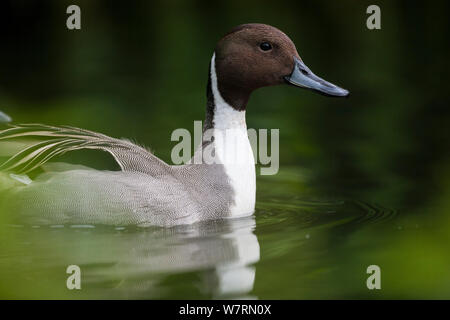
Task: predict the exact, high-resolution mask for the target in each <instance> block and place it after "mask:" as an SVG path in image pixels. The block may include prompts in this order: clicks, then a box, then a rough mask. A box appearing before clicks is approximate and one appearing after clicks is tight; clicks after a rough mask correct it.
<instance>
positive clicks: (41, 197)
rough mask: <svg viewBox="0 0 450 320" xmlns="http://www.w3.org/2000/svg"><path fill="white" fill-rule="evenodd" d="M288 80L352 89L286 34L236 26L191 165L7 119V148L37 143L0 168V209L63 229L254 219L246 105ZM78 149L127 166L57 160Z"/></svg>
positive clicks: (92, 135) (223, 51) (219, 53)
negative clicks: (309, 61) (313, 62)
mask: <svg viewBox="0 0 450 320" xmlns="http://www.w3.org/2000/svg"><path fill="white" fill-rule="evenodd" d="M283 84H288V85H291V86H295V87H299V88H304V89H308V90H312V91H314V92H317V93H320V94H322V95H325V96H331V97H347V96H348V95H349V91H348V90H345V89H343V88H341V87H339V86H337V85H334V84H332V83H330V82H328V81H325V80H324V79H322V78H320V77H318V76H316V75H315V74H314V73H313V72H312V71H311V70H310V69H309V68H308V67H307V66H306V64H305V63H304V62H303V60H302V59H301V58H300V56H299V54H298V52H297V49H296V46H295V45H294V43H293V41H292V40H291V39H290V38H289V37H288V36H287V35H286V34H285V33H283V32H282V31H280V30H279V29H277V28H276V27H273V26H270V25H267V24H259V23H248V24H242V25H239V26H237V27H234V28H233V29H231V30H230V31H229V32H228V33H226V34H225V35H224V36H223V37H222V38H221V39H220V40H219V41H218V43H217V44H216V47H215V49H214V52H213V54H212V57H211V60H210V64H209V72H208V81H207V90H206V91H207V94H206V100H207V101H206V116H205V121H204V125H203V135H202V142H201V144H200V147H199V149H197V151H195V153H194V155H193V157H192V159H191V161H189V162H188V163H186V164H181V165H169V164H167V163H165V162H164V161H162V160H161V159H159V158H158V157H156V156H155V155H154V154H153V153H151V152H150V151H149V150H148V149H147V148H145V147H143V146H140V145H138V144H135V143H133V142H131V141H130V140H127V139H117V138H113V137H109V136H107V135H104V134H101V133H97V132H93V131H89V130H85V129H80V128H75V127H70V126H50V125H42V124H24V125H15V124H9V126H8V127H7V128H6V129H4V130H2V131H0V144H1V143H4V142H5V141H7V140H14V139H20V138H32V139H34V141H36V139H37V140H38V142H37V143H36V142H34V143H30V144H29V145H26V146H25V147H23V148H22V149H21V150H20V151H19V152H17V153H16V154H14V155H13V156H11V157H9V158H8V159H7V160H6V161H5V162H4V163H3V164H2V165H1V166H0V172H1V177H2V179H0V181H1V182H0V195H1V196H0V209H1V210H0V211H1V212H7V211H9V212H14V214H15V215H17V216H18V219H20V221H25V222H26V223H29V224H32V225H63V226H64V225H74V224H76V225H115V226H123V225H136V226H159V227H172V226H176V225H185V224H193V223H196V222H199V221H203V220H213V219H226V218H236V217H245V216H250V215H253V214H254V211H255V201H256V174H255V162H254V158H253V153H252V148H251V145H250V142H249V139H248V136H247V125H246V109H247V105H248V101H249V98H250V96H251V94H252V92H253V91H255V90H256V89H259V88H263V87H268V86H275V85H283ZM3 118H5V119H7V120H9V119H8V118H9V117H6V115H5V116H4V117H3ZM225 131H226V134H224V133H225ZM229 132H231V134H229ZM80 149H95V150H101V151H104V152H108V153H109V154H110V155H111V156H112V157H113V158H114V160H115V161H116V162H117V164H118V165H119V166H120V170H118V171H107V170H96V169H93V168H89V167H84V166H79V165H70V164H65V165H62V164H61V163H58V162H51V161H49V160H51V159H53V158H55V157H56V156H58V155H61V154H64V153H66V152H71V151H75V150H80ZM229 155H233V157H229ZM211 157H212V158H214V159H213V160H214V161H211ZM228 158H233V159H234V160H233V161H228V160H227V159H228ZM236 158H237V159H238V160H242V161H236ZM207 160H208V161H207ZM37 168H43V169H44V170H43V173H41V174H39V175H38V176H36V177H35V178H33V179H30V178H29V177H28V176H27V173H28V172H31V171H33V170H35V169H37ZM6 180H8V181H6Z"/></svg>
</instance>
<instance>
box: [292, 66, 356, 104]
mask: <svg viewBox="0 0 450 320" xmlns="http://www.w3.org/2000/svg"><path fill="white" fill-rule="evenodd" d="M294 62H295V64H294V70H293V71H292V73H291V75H289V76H286V77H285V80H286V81H287V82H288V83H290V84H292V85H294V86H297V87H301V88H306V89H311V90H314V91H317V92H319V93H321V94H324V95H327V96H333V97H346V96H348V94H349V92H348V91H347V90H345V89H342V88H340V87H338V86H336V85H334V84H332V83H330V82H328V81H325V80H323V79H322V78H319V77H318V76H316V75H315V74H314V73H312V71H311V70H310V69H309V68H308V67H307V66H306V65H305V64H304V63H303V61H301V60H300V59H298V58H297V57H294Z"/></svg>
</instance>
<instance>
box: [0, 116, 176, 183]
mask: <svg viewBox="0 0 450 320" xmlns="http://www.w3.org/2000/svg"><path fill="white" fill-rule="evenodd" d="M20 138H33V139H39V140H43V141H38V142H35V143H31V145H29V146H27V147H25V148H23V149H22V150H21V151H19V152H17V153H16V154H15V155H13V156H12V157H10V158H9V159H8V160H7V161H6V162H4V163H3V164H1V165H0V170H3V171H14V172H17V173H26V172H29V171H32V170H34V169H36V168H38V167H40V166H41V165H43V164H45V163H46V162H47V161H49V160H50V159H52V158H54V157H56V156H59V155H62V154H64V153H66V152H69V151H75V150H81V149H98V150H102V151H106V152H109V153H110V154H111V155H112V156H113V157H114V159H115V160H116V161H117V163H118V164H119V166H120V167H121V169H122V170H123V171H138V172H144V173H148V174H152V175H154V174H163V173H164V172H167V170H168V169H169V168H170V167H169V166H168V165H167V164H165V163H164V162H163V161H161V160H160V159H158V158H157V157H155V156H154V155H153V154H152V153H150V152H149V151H148V150H146V149H145V148H143V147H141V146H138V145H136V144H134V143H132V142H130V141H128V140H125V139H116V138H111V137H108V136H106V135H104V134H101V133H97V132H93V131H89V130H84V129H79V128H74V127H67V126H61V127H55V126H47V125H41V124H25V125H14V126H11V127H10V128H8V129H5V130H3V131H0V143H2V141H4V140H11V139H20Z"/></svg>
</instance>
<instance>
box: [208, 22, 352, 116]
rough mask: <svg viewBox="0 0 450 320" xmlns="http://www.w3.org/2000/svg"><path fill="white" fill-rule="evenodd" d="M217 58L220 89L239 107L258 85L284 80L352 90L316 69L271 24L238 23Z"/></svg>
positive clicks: (334, 92)
mask: <svg viewBox="0 0 450 320" xmlns="http://www.w3.org/2000/svg"><path fill="white" fill-rule="evenodd" d="M214 60H215V61H213V62H215V72H216V75H215V76H216V78H217V85H218V90H219V92H220V94H221V96H222V97H223V99H224V100H225V101H226V102H227V103H228V104H229V105H231V106H232V107H233V108H235V109H238V110H244V109H245V107H246V105H247V102H248V98H249V96H250V94H251V92H252V91H254V90H255V89H258V88H261V87H265V86H272V85H278V84H283V83H287V84H291V85H294V86H297V87H301V88H306V89H310V90H313V91H316V92H319V93H321V94H324V95H328V96H335V97H345V96H347V95H348V94H349V92H348V91H347V90H345V89H342V88H340V87H338V86H336V85H334V84H332V83H330V82H327V81H325V80H323V79H321V78H319V77H318V76H316V75H315V74H314V73H312V72H311V70H310V69H309V68H308V67H307V66H306V65H305V64H304V63H303V61H302V59H301V58H300V56H299V54H298V52H297V49H296V48H295V45H294V43H293V42H292V41H291V39H289V37H288V36H287V35H285V34H284V33H283V32H281V31H280V30H278V29H277V28H275V27H272V26H269V25H265V24H244V25H240V26H237V27H235V28H234V29H233V30H231V31H230V32H229V33H228V34H226V35H225V36H224V37H223V38H222V39H221V40H220V41H219V42H218V43H217V46H216V49H215V58H214Z"/></svg>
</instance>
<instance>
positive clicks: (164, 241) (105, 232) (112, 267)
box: [2, 217, 260, 298]
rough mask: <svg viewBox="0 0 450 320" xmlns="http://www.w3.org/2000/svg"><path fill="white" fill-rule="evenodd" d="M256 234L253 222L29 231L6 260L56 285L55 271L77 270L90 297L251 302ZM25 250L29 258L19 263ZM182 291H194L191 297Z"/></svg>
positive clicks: (251, 219) (22, 232)
mask: <svg viewBox="0 0 450 320" xmlns="http://www.w3.org/2000/svg"><path fill="white" fill-rule="evenodd" d="M254 228H255V219H254V217H246V218H242V219H232V220H231V219H230V220H220V221H208V222H203V223H199V224H194V225H189V226H178V227H175V228H170V229H160V228H151V229H150V228H149V229H139V228H134V229H130V228H126V229H123V230H117V229H116V230H112V229H111V228H106V227H96V228H86V227H83V226H75V227H74V226H72V227H64V228H39V229H33V228H31V227H22V228H20V230H19V231H20V232H19V233H18V237H20V241H18V243H19V247H17V246H16V247H15V249H14V252H9V254H6V255H4V257H3V258H2V260H5V259H6V260H8V262H9V263H10V265H13V264H14V265H17V264H22V266H21V267H25V269H26V268H27V266H28V267H29V268H30V269H33V272H36V268H37V269H38V270H40V271H38V272H43V273H44V274H45V278H47V279H49V278H50V280H52V279H51V277H52V273H50V270H55V271H56V270H59V273H61V272H60V271H61V270H62V271H63V272H65V270H66V268H67V266H68V265H71V264H76V265H78V266H80V268H81V270H82V290H81V291H80V292H81V294H82V295H86V297H99V296H102V297H105V298H106V297H107V298H165V297H168V296H170V297H173V296H174V295H177V294H178V295H180V298H190V297H194V296H195V295H197V296H198V297H213V298H217V297H219V298H220V297H233V298H241V297H246V298H249V297H251V296H249V294H250V292H251V291H252V289H253V286H254V281H255V267H254V266H252V265H253V264H254V263H256V262H258V261H259V259H260V248H259V243H258V239H257V237H256V235H255V234H254V233H253V231H254ZM18 237H16V239H19V238H18ZM24 251H25V252H26V255H27V257H24V256H20V255H23V252H24ZM18 253H20V254H19V255H18ZM15 257H17V260H16V261H14V258H15ZM25 261H27V263H26V264H27V266H25V265H24V262H25ZM29 261H35V263H34V264H33V265H29V264H28V263H29ZM2 262H5V261H2ZM36 262H37V264H36ZM52 272H54V271H52ZM57 272H58V271H57ZM26 273H29V272H26ZM190 273H191V275H190V276H189V274H190ZM181 275H182V276H181ZM177 277H178V278H179V280H180V281H179V282H180V283H177ZM173 282H174V283H173ZM167 283H169V284H170V285H168V284H167ZM64 284H65V282H64ZM55 285H58V283H55ZM183 288H189V289H188V290H189V291H188V292H187V294H185V292H183ZM192 288H194V289H195V288H197V290H196V291H197V292H192ZM194 291H195V290H194Z"/></svg>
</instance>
